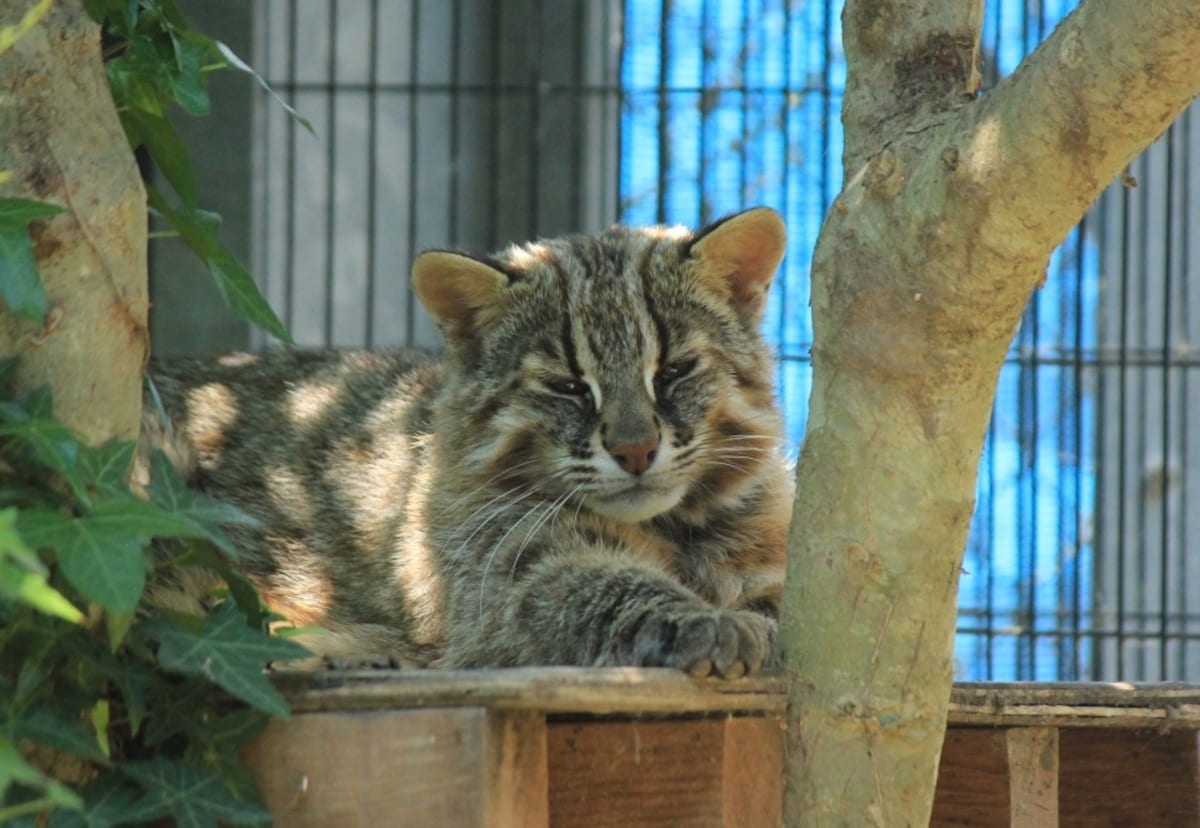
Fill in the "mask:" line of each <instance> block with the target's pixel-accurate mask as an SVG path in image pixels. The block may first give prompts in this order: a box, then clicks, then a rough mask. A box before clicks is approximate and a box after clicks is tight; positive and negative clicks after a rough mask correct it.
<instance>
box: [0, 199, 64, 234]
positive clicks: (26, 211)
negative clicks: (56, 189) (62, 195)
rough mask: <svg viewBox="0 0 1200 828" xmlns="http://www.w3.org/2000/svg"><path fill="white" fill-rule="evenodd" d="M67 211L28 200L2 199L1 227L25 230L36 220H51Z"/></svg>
mask: <svg viewBox="0 0 1200 828" xmlns="http://www.w3.org/2000/svg"><path fill="white" fill-rule="evenodd" d="M64 212H66V209H65V208H63V207H59V206H58V205H57V204H47V203H46V202H44V201H32V200H30V199H28V198H0V225H8V226H12V227H21V228H25V227H28V226H29V222H31V221H33V220H34V219H40V218H50V217H51V216H57V215H58V214H59V213H64Z"/></svg>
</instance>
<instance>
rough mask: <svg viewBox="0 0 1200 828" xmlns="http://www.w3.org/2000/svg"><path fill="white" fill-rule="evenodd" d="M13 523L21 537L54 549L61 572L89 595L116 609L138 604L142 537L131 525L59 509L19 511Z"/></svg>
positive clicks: (143, 578)
mask: <svg viewBox="0 0 1200 828" xmlns="http://www.w3.org/2000/svg"><path fill="white" fill-rule="evenodd" d="M17 525H18V527H19V528H20V531H21V536H22V537H23V538H25V540H26V542H27V543H29V544H31V545H32V546H35V547H38V548H48V549H54V550H56V551H57V553H58V564H59V567H60V568H61V569H62V573H63V575H64V576H66V579H67V580H68V581H69V582H70V583H71V586H73V587H75V589H77V590H79V591H80V593H82V594H83V596H84V597H85V598H87V599H88V600H89V601H95V602H96V603H97V604H100V605H101V606H103V607H105V608H106V609H110V610H113V611H115V612H129V611H131V610H132V609H133V608H134V607H136V606H137V603H138V600H139V599H140V598H141V597H142V590H143V588H144V587H145V583H146V560H145V554H144V551H143V546H144V545H145V540H144V537H143V536H142V535H141V534H140V533H139V532H138V531H137V530H136V529H135V528H131V527H129V526H125V525H123V524H121V523H120V522H119V521H118V522H114V521H112V520H107V519H105V518H104V517H101V518H100V519H99V520H94V519H92V518H91V517H90V516H88V515H84V516H83V517H78V518H71V517H67V516H65V515H63V514H60V513H58V512H52V511H48V510H43V509H36V510H34V509H31V510H27V511H23V512H21V513H20V514H19V515H18V517H17Z"/></svg>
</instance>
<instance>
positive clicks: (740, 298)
mask: <svg viewBox="0 0 1200 828" xmlns="http://www.w3.org/2000/svg"><path fill="white" fill-rule="evenodd" d="M786 249H787V229H786V228H785V227H784V226H783V218H782V217H781V216H780V215H779V213H777V212H775V211H774V210H772V209H771V208H770V207H755V208H753V209H750V210H746V211H745V212H743V213H738V214H736V215H733V216H729V217H728V218H724V219H721V220H720V221H718V222H716V223H715V224H711V225H709V226H708V227H706V228H704V229H703V230H701V231H700V232H699V233H698V234H697V235H696V238H695V239H694V240H693V241H692V243H691V245H690V253H691V255H692V257H693V259H695V260H696V266H697V274H698V275H699V278H700V279H701V281H703V282H704V283H706V284H707V285H708V286H709V287H711V288H712V289H713V290H715V291H717V292H718V293H720V294H721V295H723V296H727V297H728V298H729V301H730V303H731V304H732V305H733V306H734V309H735V310H737V312H738V313H739V314H741V315H742V316H743V317H745V318H748V319H750V320H751V321H753V322H754V323H756V324H757V322H758V321H759V320H760V319H761V318H762V311H763V306H764V305H765V304H766V301H767V290H768V289H769V288H770V287H771V280H772V279H773V278H775V271H776V269H777V268H778V267H779V263H780V262H781V261H783V254H784V251H785V250H786Z"/></svg>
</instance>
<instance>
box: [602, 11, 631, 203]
mask: <svg viewBox="0 0 1200 828" xmlns="http://www.w3.org/2000/svg"><path fill="white" fill-rule="evenodd" d="M611 8H612V4H611V3H605V4H604V36H605V38H606V39H607V37H608V35H609V32H611V31H612V29H613V25H612V21H611V20H609V10H610V9H611ZM620 9H621V11H620V18H621V19H620V20H619V21H618V24H619V25H618V30H619V31H620V32H621V41H620V46H619V47H618V49H617V67H616V71H614V70H613V67H612V66H611V65H609V62H608V56H609V51H608V49H605V50H604V61H603V66H604V84H605V89H606V90H607V89H608V86H607V84H608V83H610V80H609V79H610V78H612V77H614V76H615V77H616V78H617V85H616V89H615V92H616V97H617V130H616V134H617V148H616V157H617V174H616V175H615V176H613V186H614V187H615V189H616V192H615V193H614V194H613V199H612V203H613V204H614V205H615V206H616V208H617V215H615V216H611V217H610V218H611V219H612V220H613V221H619V220H620V219H621V180H622V176H623V175H624V172H623V171H622V169H621V165H622V164H624V163H625V135H624V133H625V130H623V129H622V128H621V125H622V121H623V118H622V113H623V112H624V110H625V107H626V105H627V102H628V96H627V94H626V91H625V83H624V77H625V40H626V38H625V4H624V3H622V4H621V6H620ZM606 94H611V93H607V92H606ZM608 114H609V107H608V106H605V107H604V134H605V135H608V134H609V132H610V127H609V122H608Z"/></svg>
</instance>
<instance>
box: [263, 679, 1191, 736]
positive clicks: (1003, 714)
mask: <svg viewBox="0 0 1200 828" xmlns="http://www.w3.org/2000/svg"><path fill="white" fill-rule="evenodd" d="M274 677H275V679H276V681H277V683H278V684H279V685H280V686H281V688H282V689H283V690H284V692H285V693H286V695H287V696H288V699H289V701H290V702H291V704H292V708H293V710H296V711H314V710H373V709H386V708H400V707H404V708H421V707H464V706H469V707H489V708H492V709H502V710H540V711H544V712H547V713H552V714H557V713H594V714H598V715H609V714H614V713H630V714H643V713H646V714H666V715H680V714H688V713H755V714H762V713H771V714H778V715H781V714H783V713H784V712H785V710H786V708H787V688H786V685H785V683H784V681H783V680H782V679H781V678H780V677H778V676H771V675H768V676H754V677H751V678H746V679H739V680H737V681H722V680H719V679H693V678H691V677H689V676H686V675H684V674H682V673H680V672H679V671H677V670H666V669H635V668H621V667H615V668H605V669H590V668H579V667H526V668H514V669H508V670H364V671H347V672H333V671H330V672H318V673H285V672H278V673H275V674H274ZM949 721H950V723H951V724H955V725H999V726H1005V727H1017V726H1023V727H1032V726H1043V725H1053V726H1056V727H1126V728H1139V727H1156V728H1162V727H1167V728H1172V727H1179V728H1185V729H1187V728H1192V729H1195V728H1200V685H1195V684H1122V683H1108V684H1102V683H1085V682H1078V683H1055V684H1046V683H1036V684H1035V683H959V684H955V685H954V688H953V690H952V691H951V695H950V708H949Z"/></svg>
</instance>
